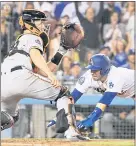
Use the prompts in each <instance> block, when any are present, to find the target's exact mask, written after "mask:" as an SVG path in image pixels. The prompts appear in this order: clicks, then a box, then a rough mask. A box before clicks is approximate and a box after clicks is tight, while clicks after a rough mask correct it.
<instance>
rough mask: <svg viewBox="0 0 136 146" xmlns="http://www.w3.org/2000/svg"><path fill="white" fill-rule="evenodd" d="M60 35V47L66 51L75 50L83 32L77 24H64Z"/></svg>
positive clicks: (82, 36)
mask: <svg viewBox="0 0 136 146" xmlns="http://www.w3.org/2000/svg"><path fill="white" fill-rule="evenodd" d="M63 28H64V29H63V30H62V33H61V45H62V46H63V47H64V48H65V49H66V50H68V49H72V48H73V49H74V48H76V47H77V46H78V45H79V44H80V42H81V41H82V40H83V38H84V31H83V29H82V27H81V26H80V25H79V24H75V23H69V24H66V25H65V26H64V27H63Z"/></svg>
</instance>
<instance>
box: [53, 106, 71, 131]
mask: <svg viewBox="0 0 136 146" xmlns="http://www.w3.org/2000/svg"><path fill="white" fill-rule="evenodd" d="M56 117H57V120H56V132H57V133H64V132H65V131H66V130H67V129H68V128H69V124H68V119H67V117H66V114H65V110H64V108H63V109H61V110H60V111H58V113H57V115H56Z"/></svg>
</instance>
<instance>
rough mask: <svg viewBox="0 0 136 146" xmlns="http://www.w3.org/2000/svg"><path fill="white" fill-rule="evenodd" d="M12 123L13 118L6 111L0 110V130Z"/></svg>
mask: <svg viewBox="0 0 136 146" xmlns="http://www.w3.org/2000/svg"><path fill="white" fill-rule="evenodd" d="M13 124H14V119H13V117H12V116H10V115H9V114H8V113H7V112H5V111H1V131H2V130H5V129H8V128H10V127H11V126H12V125H13Z"/></svg>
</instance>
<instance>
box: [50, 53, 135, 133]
mask: <svg viewBox="0 0 136 146" xmlns="http://www.w3.org/2000/svg"><path fill="white" fill-rule="evenodd" d="M87 69H88V70H87V71H86V72H85V73H84V74H83V75H82V76H81V77H80V78H79V80H78V82H77V84H76V86H75V89H74V90H73V92H72V93H71V96H72V98H73V99H74V102H76V101H77V100H78V99H79V98H80V97H81V96H82V95H83V94H84V93H85V92H86V91H87V90H88V89H89V88H93V89H95V90H97V91H98V92H100V93H102V94H103V96H102V98H101V99H100V101H99V102H98V103H97V104H96V107H95V109H94V111H93V112H92V113H91V114H90V115H89V116H88V117H87V118H86V119H85V120H83V121H80V122H79V123H77V128H78V130H79V131H84V130H87V129H88V128H89V127H91V126H92V125H93V124H94V122H95V121H97V120H98V119H99V118H100V116H101V114H102V112H104V110H105V109H106V107H108V106H109V105H110V104H111V102H112V100H113V99H114V98H115V97H116V96H119V97H122V98H129V97H131V98H133V99H134V98H135V92H134V70H131V69H126V68H122V67H118V68H117V67H115V66H113V65H111V63H110V60H109V58H108V57H107V56H105V55H103V54H101V55H100V54H96V55H94V56H92V58H91V59H90V64H89V65H88V66H87ZM53 124H55V122H54V123H53ZM51 125H52V124H51V123H50V125H49V126H51Z"/></svg>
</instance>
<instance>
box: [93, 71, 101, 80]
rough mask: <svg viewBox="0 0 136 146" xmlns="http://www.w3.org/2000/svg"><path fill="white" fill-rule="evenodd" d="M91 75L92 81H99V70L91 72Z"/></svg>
mask: <svg viewBox="0 0 136 146" xmlns="http://www.w3.org/2000/svg"><path fill="white" fill-rule="evenodd" d="M91 74H92V77H93V80H95V81H99V80H100V79H101V74H100V71H99V70H95V71H93V70H91Z"/></svg>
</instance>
